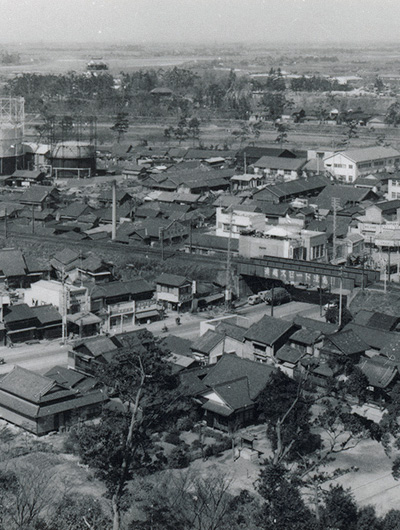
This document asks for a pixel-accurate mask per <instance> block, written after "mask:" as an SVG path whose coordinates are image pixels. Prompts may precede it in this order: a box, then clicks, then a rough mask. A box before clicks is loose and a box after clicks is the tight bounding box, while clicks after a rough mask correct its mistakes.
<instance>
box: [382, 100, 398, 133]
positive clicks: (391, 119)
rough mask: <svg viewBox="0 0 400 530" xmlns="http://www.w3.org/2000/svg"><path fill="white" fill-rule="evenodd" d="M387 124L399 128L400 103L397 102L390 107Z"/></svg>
mask: <svg viewBox="0 0 400 530" xmlns="http://www.w3.org/2000/svg"><path fill="white" fill-rule="evenodd" d="M385 123H387V124H388V125H393V127H397V125H398V124H399V123H400V103H399V102H398V101H395V102H394V103H392V104H391V105H390V107H389V108H388V109H387V111H386V114H385Z"/></svg>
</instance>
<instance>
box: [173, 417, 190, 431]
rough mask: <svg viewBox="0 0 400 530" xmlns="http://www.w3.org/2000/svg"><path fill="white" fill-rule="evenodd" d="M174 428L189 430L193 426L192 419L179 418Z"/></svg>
mask: <svg viewBox="0 0 400 530" xmlns="http://www.w3.org/2000/svg"><path fill="white" fill-rule="evenodd" d="M176 428H177V430H178V431H181V432H182V431H190V430H191V429H192V428H193V421H192V420H191V419H190V418H188V417H185V418H179V419H178V421H177V422H176Z"/></svg>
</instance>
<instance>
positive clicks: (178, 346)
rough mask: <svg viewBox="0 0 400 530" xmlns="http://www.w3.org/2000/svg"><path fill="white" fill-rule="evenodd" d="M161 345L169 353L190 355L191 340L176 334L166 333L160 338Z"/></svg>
mask: <svg viewBox="0 0 400 530" xmlns="http://www.w3.org/2000/svg"><path fill="white" fill-rule="evenodd" d="M160 344H161V346H162V347H163V348H165V349H166V350H168V351H170V352H171V353H176V354H178V355H186V356H192V350H191V346H192V341H191V340H188V339H183V338H182V337H177V336H176V335H168V336H167V337H164V338H163V339H161V343H160Z"/></svg>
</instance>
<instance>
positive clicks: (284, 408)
mask: <svg viewBox="0 0 400 530" xmlns="http://www.w3.org/2000/svg"><path fill="white" fill-rule="evenodd" d="M311 403H312V402H311V401H310V400H309V399H307V397H306V395H305V393H304V389H303V382H301V381H300V382H298V381H295V380H293V379H291V378H289V377H288V376H287V375H286V374H284V373H283V372H282V371H280V370H277V371H276V372H273V373H272V374H271V377H270V378H269V381H268V384H267V385H266V387H265V389H264V390H263V391H262V392H261V394H260V396H259V398H258V411H259V414H260V417H261V418H262V419H265V421H266V424H267V436H268V438H269V439H270V440H271V443H272V447H273V451H274V456H273V460H272V462H273V464H274V465H278V464H280V463H283V462H286V461H290V460H291V459H293V458H294V457H295V455H304V454H307V453H310V452H312V451H314V450H315V449H316V448H318V447H319V445H320V440H319V437H318V436H315V435H314V434H312V433H311Z"/></svg>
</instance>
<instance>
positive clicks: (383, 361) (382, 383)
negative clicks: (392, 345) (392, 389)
mask: <svg viewBox="0 0 400 530" xmlns="http://www.w3.org/2000/svg"><path fill="white" fill-rule="evenodd" d="M357 366H358V367H359V368H360V369H361V371H362V372H363V374H364V375H365V376H366V377H367V379H368V383H369V384H370V385H371V386H374V387H376V388H387V387H388V386H389V385H390V383H391V382H392V381H393V379H394V378H395V377H396V376H398V374H399V372H398V370H397V366H396V364H395V363H394V362H392V361H390V360H389V359H387V358H385V357H381V356H380V355H378V356H376V357H372V358H371V359H369V358H366V357H363V358H362V359H361V361H360V363H359V364H358V365H357Z"/></svg>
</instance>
